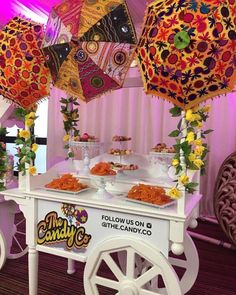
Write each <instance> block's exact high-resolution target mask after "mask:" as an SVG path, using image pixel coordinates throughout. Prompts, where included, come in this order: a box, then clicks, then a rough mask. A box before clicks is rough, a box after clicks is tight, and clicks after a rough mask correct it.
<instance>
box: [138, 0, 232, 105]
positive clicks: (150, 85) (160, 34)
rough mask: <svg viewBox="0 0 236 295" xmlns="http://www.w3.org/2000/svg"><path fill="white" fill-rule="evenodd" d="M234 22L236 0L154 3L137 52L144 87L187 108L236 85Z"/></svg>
mask: <svg viewBox="0 0 236 295" xmlns="http://www.w3.org/2000/svg"><path fill="white" fill-rule="evenodd" d="M235 28H236V5H235V0H227V1H224V0H179V1H174V0H167V1H154V2H152V3H151V4H149V5H148V8H147V13H146V18H145V24H144V27H143V31H142V36H141V38H140V40H139V44H138V47H137V52H136V53H137V59H138V63H139V66H140V70H141V74H142V78H143V82H144V88H145V91H146V92H147V93H149V94H153V95H157V96H160V97H163V98H165V99H167V100H169V101H172V102H173V103H174V104H176V105H178V106H180V107H182V108H184V109H188V108H191V107H193V106H195V105H197V104H199V103H200V102H202V101H204V100H206V99H208V98H211V97H214V96H217V95H221V94H223V93H226V92H228V91H231V90H232V89H233V86H234V83H235V80H236V29H235Z"/></svg>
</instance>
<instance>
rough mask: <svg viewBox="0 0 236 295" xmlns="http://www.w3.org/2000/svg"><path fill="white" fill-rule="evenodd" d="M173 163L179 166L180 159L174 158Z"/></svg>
mask: <svg viewBox="0 0 236 295" xmlns="http://www.w3.org/2000/svg"><path fill="white" fill-rule="evenodd" d="M172 165H173V166H175V167H176V166H178V165H179V160H178V159H173V160H172Z"/></svg>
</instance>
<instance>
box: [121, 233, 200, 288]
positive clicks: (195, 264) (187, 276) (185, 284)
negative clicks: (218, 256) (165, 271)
mask: <svg viewBox="0 0 236 295" xmlns="http://www.w3.org/2000/svg"><path fill="white" fill-rule="evenodd" d="M123 255H124V254H123ZM184 256H185V258H180V257H178V256H175V257H169V259H168V260H169V262H170V263H171V265H172V266H173V267H174V268H176V270H177V272H181V274H182V277H181V278H180V288H181V292H182V293H181V294H185V293H187V292H188V291H189V290H190V289H191V288H192V286H193V284H194V283H195V281H196V279H197V275H198V270H199V257H198V253H197V249H196V247H195V244H194V242H193V240H192V238H191V237H190V235H189V234H188V233H187V232H186V235H185V240H184ZM118 258H119V262H120V265H121V268H122V269H124V267H125V263H124V257H122V255H119V256H118ZM135 264H136V266H135V272H136V275H139V274H142V273H145V271H146V270H147V269H148V268H149V267H150V265H149V262H148V261H146V260H142V259H140V257H137V258H136V261H135ZM146 287H147V289H148V290H154V291H156V292H161V294H168V293H167V290H165V288H163V287H161V286H160V281H158V280H157V278H154V279H152V280H151V281H149V282H148V283H147V284H146Z"/></svg>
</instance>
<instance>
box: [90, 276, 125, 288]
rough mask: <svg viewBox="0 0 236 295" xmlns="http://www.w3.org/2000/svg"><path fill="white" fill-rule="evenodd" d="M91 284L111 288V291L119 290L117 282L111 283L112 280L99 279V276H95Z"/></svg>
mask: <svg viewBox="0 0 236 295" xmlns="http://www.w3.org/2000/svg"><path fill="white" fill-rule="evenodd" d="M92 282H93V283H94V284H97V285H100V286H104V287H108V288H112V289H115V290H119V286H120V283H119V282H117V281H113V280H110V279H107V278H102V277H99V276H95V277H94V278H93V279H92Z"/></svg>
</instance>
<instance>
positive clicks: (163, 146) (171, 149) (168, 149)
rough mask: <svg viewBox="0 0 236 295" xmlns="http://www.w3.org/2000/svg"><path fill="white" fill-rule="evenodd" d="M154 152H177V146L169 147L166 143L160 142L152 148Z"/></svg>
mask: <svg viewBox="0 0 236 295" xmlns="http://www.w3.org/2000/svg"><path fill="white" fill-rule="evenodd" d="M152 152H156V153H175V148H174V147H173V146H172V147H167V145H166V144H165V143H158V144H156V145H155V146H154V147H153V148H152Z"/></svg>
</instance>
